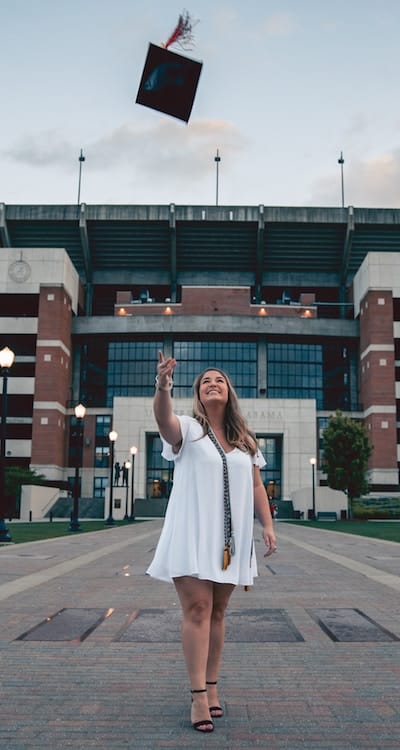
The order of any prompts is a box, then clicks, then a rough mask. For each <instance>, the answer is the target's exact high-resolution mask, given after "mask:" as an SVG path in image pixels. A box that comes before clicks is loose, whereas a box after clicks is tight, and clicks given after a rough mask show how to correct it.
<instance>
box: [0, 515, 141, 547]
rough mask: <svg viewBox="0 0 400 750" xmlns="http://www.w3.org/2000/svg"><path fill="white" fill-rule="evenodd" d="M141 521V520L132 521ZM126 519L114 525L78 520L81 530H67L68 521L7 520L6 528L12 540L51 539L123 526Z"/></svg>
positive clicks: (33, 540) (16, 542)
mask: <svg viewBox="0 0 400 750" xmlns="http://www.w3.org/2000/svg"><path fill="white" fill-rule="evenodd" d="M134 523H142V521H134ZM125 525H126V521H116V522H115V523H114V526H106V525H105V522H104V521H87V520H83V521H80V526H81V529H82V531H68V526H69V521H68V520H63V521H52V522H50V521H43V522H42V521H35V522H33V523H20V522H17V523H13V522H12V521H9V522H7V528H8V530H9V533H10V535H11V539H12V542H14V543H15V544H21V543H22V542H37V541H39V540H40V539H53V538H54V537H57V536H73V535H75V534H81V533H87V532H89V531H104V532H106V531H107V530H108V529H110V528H115V526H125Z"/></svg>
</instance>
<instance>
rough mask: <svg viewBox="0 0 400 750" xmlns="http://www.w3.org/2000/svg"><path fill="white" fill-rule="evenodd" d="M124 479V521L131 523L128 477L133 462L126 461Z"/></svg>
mask: <svg viewBox="0 0 400 750" xmlns="http://www.w3.org/2000/svg"><path fill="white" fill-rule="evenodd" d="M124 468H125V472H124V479H125V515H124V521H129V516H128V477H129V469H130V468H131V462H130V461H125V463H124Z"/></svg>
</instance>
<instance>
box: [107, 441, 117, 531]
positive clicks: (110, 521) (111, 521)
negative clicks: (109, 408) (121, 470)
mask: <svg viewBox="0 0 400 750" xmlns="http://www.w3.org/2000/svg"><path fill="white" fill-rule="evenodd" d="M117 438H118V432H115V430H111V432H109V433H108V439H109V441H110V498H109V499H110V502H109V509H108V518H107V521H106V525H107V526H114V519H113V472H114V445H115V441H116V439H117Z"/></svg>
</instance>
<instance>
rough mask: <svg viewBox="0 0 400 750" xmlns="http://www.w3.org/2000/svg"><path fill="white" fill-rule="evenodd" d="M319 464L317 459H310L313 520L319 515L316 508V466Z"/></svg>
mask: <svg viewBox="0 0 400 750" xmlns="http://www.w3.org/2000/svg"><path fill="white" fill-rule="evenodd" d="M316 463H317V459H316V458H314V457H313V458H310V464H311V473H312V518H313V519H314V521H315V519H316V517H317V513H316V507H315V464H316Z"/></svg>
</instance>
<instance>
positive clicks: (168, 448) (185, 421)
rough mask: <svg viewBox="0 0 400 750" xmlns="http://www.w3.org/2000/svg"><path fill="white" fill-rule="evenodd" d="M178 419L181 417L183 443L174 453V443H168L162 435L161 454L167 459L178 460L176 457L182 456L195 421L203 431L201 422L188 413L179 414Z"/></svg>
mask: <svg viewBox="0 0 400 750" xmlns="http://www.w3.org/2000/svg"><path fill="white" fill-rule="evenodd" d="M178 419H179V422H180V424H181V432H182V445H181V447H180V449H179V451H178V453H174V451H173V450H172V445H170V443H167V441H166V440H164V438H163V437H161V442H162V451H161V455H162V457H163V458H165V459H166V460H167V461H176V459H177V458H179V457H180V455H181V453H182V450H183V448H184V445H185V442H186V440H187V437H188V433H189V431H190V429H191V427H192V425H193V423H194V424H195V426H196V427H197V428H200V432H201V427H200V425H199V423H198V422H195V420H194V419H193V417H188V416H187V415H186V414H183V415H182V416H178Z"/></svg>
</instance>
